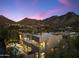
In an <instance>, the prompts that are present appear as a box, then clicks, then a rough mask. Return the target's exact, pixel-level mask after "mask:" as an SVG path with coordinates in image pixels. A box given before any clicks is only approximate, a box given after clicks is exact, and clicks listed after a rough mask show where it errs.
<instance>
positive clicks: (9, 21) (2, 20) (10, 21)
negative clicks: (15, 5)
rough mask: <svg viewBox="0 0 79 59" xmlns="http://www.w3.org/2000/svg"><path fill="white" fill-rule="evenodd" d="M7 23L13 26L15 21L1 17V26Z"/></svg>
mask: <svg viewBox="0 0 79 59" xmlns="http://www.w3.org/2000/svg"><path fill="white" fill-rule="evenodd" d="M5 23H9V24H12V23H15V22H14V21H12V20H10V19H8V18H6V17H4V16H2V15H0V24H5Z"/></svg>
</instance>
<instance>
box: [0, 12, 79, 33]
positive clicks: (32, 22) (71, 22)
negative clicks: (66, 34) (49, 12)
mask: <svg viewBox="0 0 79 59" xmlns="http://www.w3.org/2000/svg"><path fill="white" fill-rule="evenodd" d="M4 23H9V24H19V25H20V26H21V25H23V27H24V29H28V28H29V29H28V30H30V29H31V30H33V31H49V32H50V31H54V30H59V29H65V28H67V27H71V28H72V29H74V30H75V29H76V30H77V31H79V15H77V14H76V13H74V12H68V13H66V14H65V15H62V16H52V17H49V18H46V19H44V20H42V21H41V20H36V19H29V18H24V19H23V20H21V21H19V22H14V21H11V20H9V19H8V18H6V17H4V16H0V24H4Z"/></svg>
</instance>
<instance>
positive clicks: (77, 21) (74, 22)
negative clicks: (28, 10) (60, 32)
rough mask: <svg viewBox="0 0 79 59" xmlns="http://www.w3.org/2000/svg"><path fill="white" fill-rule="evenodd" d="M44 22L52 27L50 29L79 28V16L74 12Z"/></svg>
mask: <svg viewBox="0 0 79 59" xmlns="http://www.w3.org/2000/svg"><path fill="white" fill-rule="evenodd" d="M43 22H44V23H45V24H46V25H49V26H51V27H50V28H55V29H57V28H61V27H63V28H65V27H73V28H78V27H79V15H77V14H76V13H74V12H68V13H66V14H65V15H62V16H52V17H49V18H47V19H44V20H43Z"/></svg>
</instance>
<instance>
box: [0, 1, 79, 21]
mask: <svg viewBox="0 0 79 59" xmlns="http://www.w3.org/2000/svg"><path fill="white" fill-rule="evenodd" d="M69 11H73V12H75V13H77V14H79V0H0V15H4V16H6V17H7V18H9V19H11V20H14V21H19V20H21V19H23V18H25V17H28V18H32V19H38V20H39V19H45V18H47V17H50V16H54V15H63V14H65V13H67V12H69Z"/></svg>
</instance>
